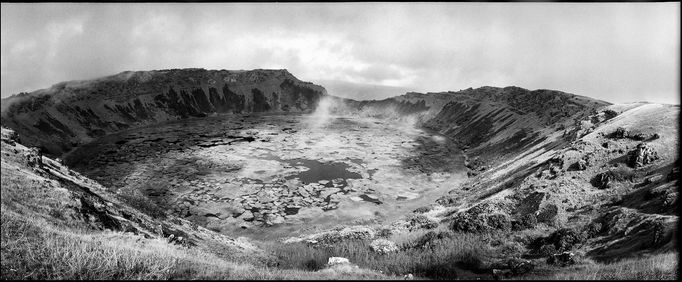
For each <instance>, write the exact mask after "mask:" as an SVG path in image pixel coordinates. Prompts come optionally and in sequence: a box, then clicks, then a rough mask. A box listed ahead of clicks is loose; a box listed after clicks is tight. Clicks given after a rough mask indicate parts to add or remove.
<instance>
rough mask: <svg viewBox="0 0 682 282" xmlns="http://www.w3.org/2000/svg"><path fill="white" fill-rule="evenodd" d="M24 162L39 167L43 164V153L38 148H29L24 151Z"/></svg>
mask: <svg viewBox="0 0 682 282" xmlns="http://www.w3.org/2000/svg"><path fill="white" fill-rule="evenodd" d="M24 156H26V162H27V164H28V165H29V166H31V167H37V168H41V167H42V166H43V155H42V154H41V153H40V150H39V149H38V148H30V149H29V150H28V151H27V152H26V153H24Z"/></svg>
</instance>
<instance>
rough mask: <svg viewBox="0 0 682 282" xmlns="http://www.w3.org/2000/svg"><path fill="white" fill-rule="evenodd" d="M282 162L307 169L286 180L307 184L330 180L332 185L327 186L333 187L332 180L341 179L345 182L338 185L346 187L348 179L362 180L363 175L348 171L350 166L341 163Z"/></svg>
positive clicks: (297, 160)
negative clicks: (296, 180)
mask: <svg viewBox="0 0 682 282" xmlns="http://www.w3.org/2000/svg"><path fill="white" fill-rule="evenodd" d="M282 161H283V162H286V163H288V164H289V165H291V166H305V167H307V168H308V170H306V171H302V172H300V173H297V174H294V175H290V176H287V177H285V178H286V179H293V178H298V179H300V180H301V182H303V183H305V184H308V183H316V182H318V181H320V180H329V181H330V183H328V184H327V186H331V185H332V183H331V181H332V180H334V179H338V178H340V179H343V180H342V181H340V182H338V184H339V185H341V187H345V186H346V179H360V178H362V175H360V174H359V173H355V172H351V171H348V168H349V166H348V165H347V164H345V163H339V162H326V163H323V162H320V161H317V160H309V159H291V160H282Z"/></svg>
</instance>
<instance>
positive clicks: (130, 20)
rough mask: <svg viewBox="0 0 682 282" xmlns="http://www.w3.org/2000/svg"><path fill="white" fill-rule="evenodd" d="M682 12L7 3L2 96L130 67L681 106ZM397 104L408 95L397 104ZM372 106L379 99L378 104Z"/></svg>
mask: <svg viewBox="0 0 682 282" xmlns="http://www.w3.org/2000/svg"><path fill="white" fill-rule="evenodd" d="M679 8H680V4H679V3H618V4H614V3H601V4H598V3H592V4H578V3H565V4H561V3H333V4H320V3H297V4H292V3H267V4H266V3H253V4H237V3H202V4H182V3H175V4H132V3H129V4H116V3H110V4H94V3H91V4H44V3H34V4H6V3H3V4H2V15H1V16H2V19H1V21H2V25H1V28H0V31H1V35H2V39H1V58H0V59H1V60H2V64H1V76H2V77H1V79H2V97H7V96H9V95H11V94H14V93H17V92H20V91H32V90H36V89H38V88H44V87H49V86H50V85H52V84H54V83H57V82H60V81H64V80H74V79H88V78H94V77H98V76H104V75H111V74H115V73H118V72H121V71H125V70H149V69H165V68H184V67H203V68H208V69H254V68H287V69H289V70H290V71H291V72H292V73H293V74H294V75H296V76H297V77H299V78H301V79H303V80H309V81H310V80H312V81H315V80H342V81H348V82H353V83H360V84H379V85H386V86H397V87H407V88H410V89H415V90H417V91H448V90H459V89H464V88H468V87H479V86H483V85H492V86H507V85H516V86H520V87H524V88H529V89H538V88H545V89H556V90H561V91H566V92H571V93H575V94H579V95H587V96H592V97H595V98H598V99H603V100H607V101H611V102H628V101H639V100H650V101H656V102H667V103H679V94H678V91H679V89H678V88H679V80H678V76H679V63H680V59H679V58H680V57H679V51H680V44H679V42H680V28H679V21H680V9H679ZM396 94H400V93H396ZM367 98H368V99H372V98H373V97H367Z"/></svg>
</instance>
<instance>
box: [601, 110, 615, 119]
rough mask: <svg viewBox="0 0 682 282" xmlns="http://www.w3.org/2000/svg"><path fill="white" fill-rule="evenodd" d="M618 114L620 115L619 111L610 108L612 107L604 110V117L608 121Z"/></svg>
mask: <svg viewBox="0 0 682 282" xmlns="http://www.w3.org/2000/svg"><path fill="white" fill-rule="evenodd" d="M616 116H618V112H616V111H614V110H610V109H609V110H605V111H604V119H605V121H606V120H610V119H612V118H614V117H616Z"/></svg>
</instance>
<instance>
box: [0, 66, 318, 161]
mask: <svg viewBox="0 0 682 282" xmlns="http://www.w3.org/2000/svg"><path fill="white" fill-rule="evenodd" d="M325 95H326V90H325V89H324V88H323V87H321V86H319V85H315V84H312V83H309V82H303V81H300V80H298V79H297V78H296V77H294V76H293V75H292V74H291V73H289V72H288V71H287V70H252V71H227V70H205V69H173V70H157V71H140V72H123V73H120V74H117V75H113V76H108V77H103V78H99V79H94V80H87V81H70V82H62V83H59V84H56V85H54V86H52V87H51V88H48V89H43V90H38V91H34V92H31V93H22V94H19V95H14V96H12V97H9V98H6V99H3V100H2V124H3V125H4V126H7V127H10V128H13V129H14V130H15V131H16V132H17V133H18V134H19V136H20V137H19V138H20V139H21V142H22V143H23V144H26V145H28V146H36V147H41V148H42V149H43V150H44V151H46V153H49V154H52V155H61V154H63V153H65V152H68V151H69V150H70V149H72V148H73V147H75V146H78V145H80V144H84V143H87V142H89V141H92V140H93V139H95V138H98V137H101V136H104V135H106V134H109V133H113V132H117V131H120V130H123V129H128V128H134V127H140V126H145V125H152V124H156V123H159V122H164V121H169V120H177V119H185V118H191V117H205V116H207V115H210V114H213V113H235V114H239V113H241V114H245V113H259V112H308V111H311V110H313V109H314V108H315V107H316V105H317V103H318V101H319V100H320V98H321V97H323V96H325Z"/></svg>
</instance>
